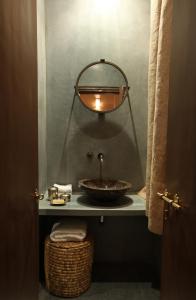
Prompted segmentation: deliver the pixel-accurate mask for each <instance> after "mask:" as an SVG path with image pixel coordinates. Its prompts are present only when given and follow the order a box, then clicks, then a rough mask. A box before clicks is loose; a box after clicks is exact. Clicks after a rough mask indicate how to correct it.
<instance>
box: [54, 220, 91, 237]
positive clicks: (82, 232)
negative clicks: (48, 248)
mask: <svg viewBox="0 0 196 300" xmlns="http://www.w3.org/2000/svg"><path fill="white" fill-rule="evenodd" d="M86 234H87V224H86V222H85V221H83V220H80V219H64V220H62V221H60V222H58V223H55V224H54V225H53V227H52V231H51V234H50V238H51V240H52V241H54V242H60V241H62V242H68V241H73V242H76V241H83V240H84V239H85V237H86Z"/></svg>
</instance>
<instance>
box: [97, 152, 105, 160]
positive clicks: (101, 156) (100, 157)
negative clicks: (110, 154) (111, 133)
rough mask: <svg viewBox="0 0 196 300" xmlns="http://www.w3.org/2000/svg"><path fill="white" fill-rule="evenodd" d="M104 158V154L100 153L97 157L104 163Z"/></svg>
mask: <svg viewBox="0 0 196 300" xmlns="http://www.w3.org/2000/svg"><path fill="white" fill-rule="evenodd" d="M103 158H104V155H103V153H99V154H98V155H97V159H98V160H99V161H101V162H103Z"/></svg>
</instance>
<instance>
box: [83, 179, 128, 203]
mask: <svg viewBox="0 0 196 300" xmlns="http://www.w3.org/2000/svg"><path fill="white" fill-rule="evenodd" d="M79 187H80V188H81V190H82V191H84V193H85V194H86V195H87V196H90V197H91V198H93V199H95V200H99V201H110V200H116V199H118V198H120V197H122V196H123V195H124V194H125V193H126V192H127V191H128V190H129V189H130V188H131V183H129V182H126V181H122V180H104V179H103V180H100V179H81V180H80V181H79Z"/></svg>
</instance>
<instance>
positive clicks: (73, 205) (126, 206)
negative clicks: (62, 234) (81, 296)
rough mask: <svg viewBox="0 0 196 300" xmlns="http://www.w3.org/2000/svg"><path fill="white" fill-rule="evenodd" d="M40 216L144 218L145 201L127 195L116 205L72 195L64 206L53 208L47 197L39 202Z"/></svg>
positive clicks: (136, 196)
mask: <svg viewBox="0 0 196 300" xmlns="http://www.w3.org/2000/svg"><path fill="white" fill-rule="evenodd" d="M39 215H43V216H44V215H56V216H58V215H59V216H62V215H64V216H142V215H145V200H144V199H143V198H141V197H140V196H138V195H136V194H132V195H126V197H122V198H121V199H119V200H118V202H115V203H112V204H111V203H108V202H107V203H97V202H95V201H93V200H91V199H89V198H87V197H86V196H83V195H81V194H74V195H72V198H71V201H70V202H68V203H67V204H66V205H63V206H51V205H50V202H49V201H48V200H47V197H46V196H45V197H44V199H43V200H40V201H39Z"/></svg>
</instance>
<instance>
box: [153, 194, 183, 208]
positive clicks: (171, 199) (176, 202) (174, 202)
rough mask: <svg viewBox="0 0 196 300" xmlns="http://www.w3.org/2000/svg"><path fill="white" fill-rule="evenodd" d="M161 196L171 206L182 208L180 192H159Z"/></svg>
mask: <svg viewBox="0 0 196 300" xmlns="http://www.w3.org/2000/svg"><path fill="white" fill-rule="evenodd" d="M157 195H158V196H159V198H160V199H161V200H163V201H165V202H167V203H168V204H169V205H170V206H172V207H173V208H174V209H176V210H181V209H182V205H181V201H180V197H179V195H178V193H176V194H171V193H168V192H167V191H165V192H164V193H157Z"/></svg>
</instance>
